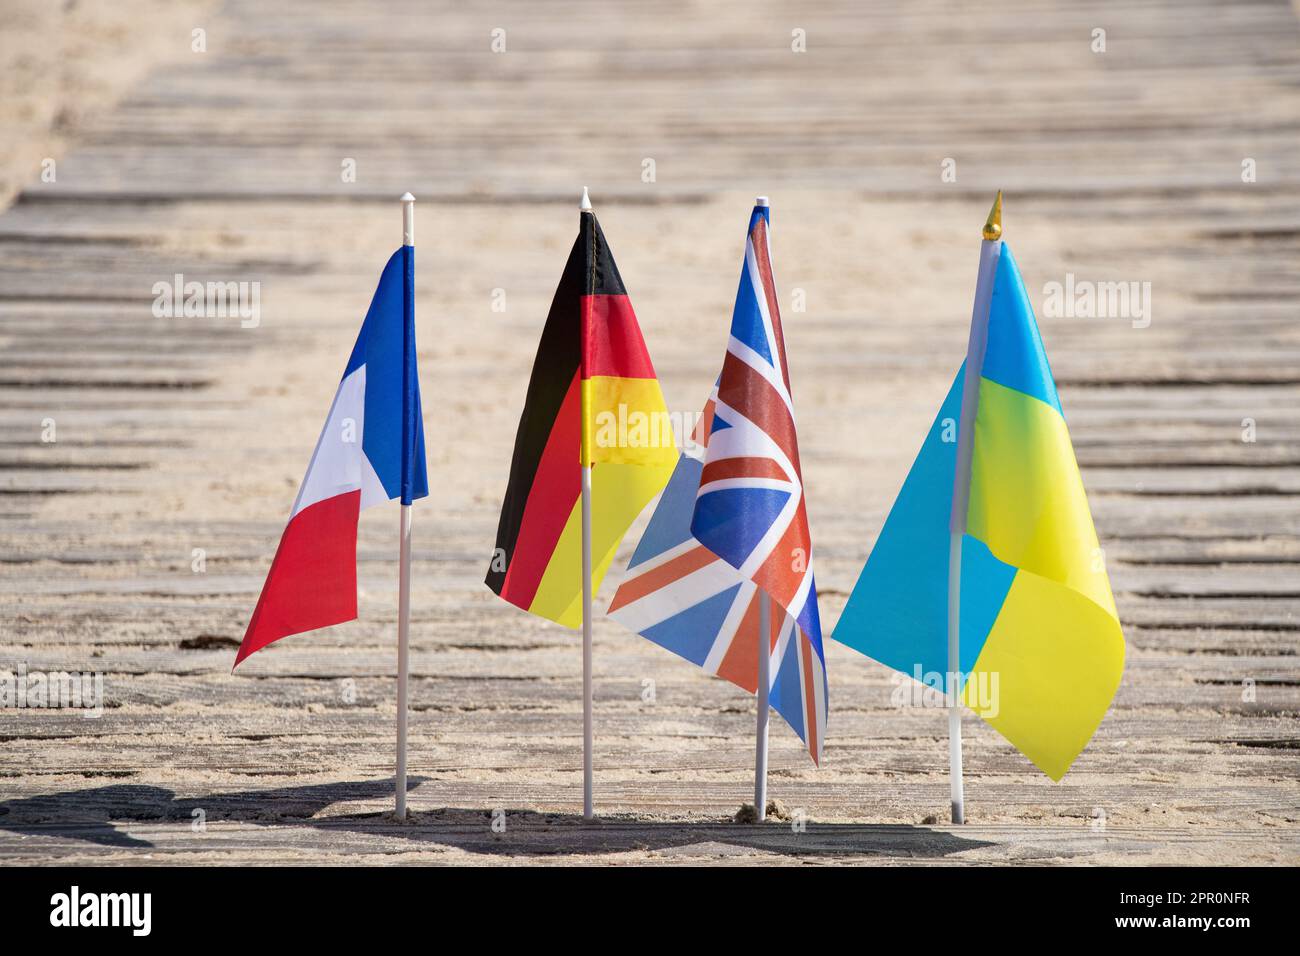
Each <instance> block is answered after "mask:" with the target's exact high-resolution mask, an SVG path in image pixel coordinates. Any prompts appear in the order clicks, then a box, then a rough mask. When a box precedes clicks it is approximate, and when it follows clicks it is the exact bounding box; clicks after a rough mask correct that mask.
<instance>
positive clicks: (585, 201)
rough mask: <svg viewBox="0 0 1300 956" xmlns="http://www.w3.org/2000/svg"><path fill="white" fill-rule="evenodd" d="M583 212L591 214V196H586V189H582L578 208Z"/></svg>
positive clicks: (584, 187)
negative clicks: (580, 202)
mask: <svg viewBox="0 0 1300 956" xmlns="http://www.w3.org/2000/svg"><path fill="white" fill-rule="evenodd" d="M578 208H579V209H580V210H582V211H583V212H591V196H589V195H588V194H587V187H586V186H583V187H582V204H581V205H579V206H578Z"/></svg>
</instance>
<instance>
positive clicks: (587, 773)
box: [578, 186, 596, 820]
mask: <svg viewBox="0 0 1300 956" xmlns="http://www.w3.org/2000/svg"><path fill="white" fill-rule="evenodd" d="M578 208H579V209H580V210H581V211H582V212H591V211H592V210H591V198H590V197H589V196H588V195H587V187H586V186H583V187H582V203H581V205H580V206H579V207H578ZM588 279H590V277H588ZM583 347H584V350H585V344H584V346H583ZM581 391H582V816H583V819H585V820H592V819H595V816H596V810H595V807H594V805H593V799H592V759H591V749H592V738H593V736H594V734H593V728H592V712H591V711H592V692H591V463H590V457H589V449H588V448H587V440H588V436H587V390H586V389H585V388H584V389H582V390H581Z"/></svg>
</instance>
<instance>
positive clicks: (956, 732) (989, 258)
mask: <svg viewBox="0 0 1300 956" xmlns="http://www.w3.org/2000/svg"><path fill="white" fill-rule="evenodd" d="M983 235H984V241H983V242H982V243H980V266H979V276H978V277H977V279H976V280H975V304H974V306H973V307H972V309H971V321H970V338H969V339H968V340H967V343H966V377H965V381H964V382H963V383H962V394H961V420H960V423H959V424H958V429H957V467H956V472H955V474H954V475H953V483H952V517H951V520H950V522H949V525H948V528H949V539H948V686H947V688H946V689H947V691H948V773H949V777H950V780H951V785H952V786H951V789H952V822H953V823H965V822H966V798H965V793H964V790H963V787H962V770H961V680H960V675H961V646H960V637H961V539H962V535H964V534H965V533H966V510H967V506H968V504H969V502H970V474H971V460H972V457H973V455H974V450H975V436H974V434H973V432H974V427H975V413H976V412H977V411H978V409H979V383H980V371H981V369H982V368H983V366H984V349H985V346H986V345H987V344H988V331H989V305H990V303H991V302H992V299H993V279H994V277H995V276H996V275H997V266H998V258H999V257H1000V256H1001V255H1002V192H1001V191H999V192H998V196H997V199H995V200H994V201H993V208H992V209H991V210H990V211H989V218H988V221H987V222H986V223H985V224H984V232H983Z"/></svg>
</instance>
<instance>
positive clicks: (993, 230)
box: [984, 189, 1002, 242]
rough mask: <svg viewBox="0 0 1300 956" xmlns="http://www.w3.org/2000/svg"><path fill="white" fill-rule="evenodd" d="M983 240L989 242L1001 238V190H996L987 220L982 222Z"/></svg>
mask: <svg viewBox="0 0 1300 956" xmlns="http://www.w3.org/2000/svg"><path fill="white" fill-rule="evenodd" d="M984 238H985V239H987V240H988V241H989V242H993V241H994V240H995V239H1001V238H1002V190H1001V189H999V190H998V195H997V198H996V199H994V200H993V208H992V209H990V210H989V218H988V219H987V220H985V222H984Z"/></svg>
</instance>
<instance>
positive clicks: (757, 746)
mask: <svg viewBox="0 0 1300 956" xmlns="http://www.w3.org/2000/svg"><path fill="white" fill-rule="evenodd" d="M754 205H755V206H766V205H768V199H767V197H766V196H756V197H755V198H754ZM771 632H772V599H771V598H770V597H768V594H767V592H766V591H764V590H763V589H762V588H759V589H758V723H757V725H756V727H755V729H754V813H755V819H756V820H758V822H760V823H762V822H763V821H764V820H766V819H767V738H768V733H767V718H768V715H769V714H770V713H771V710H772V707H771V703H772V702H771V692H772V640H771Z"/></svg>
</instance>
